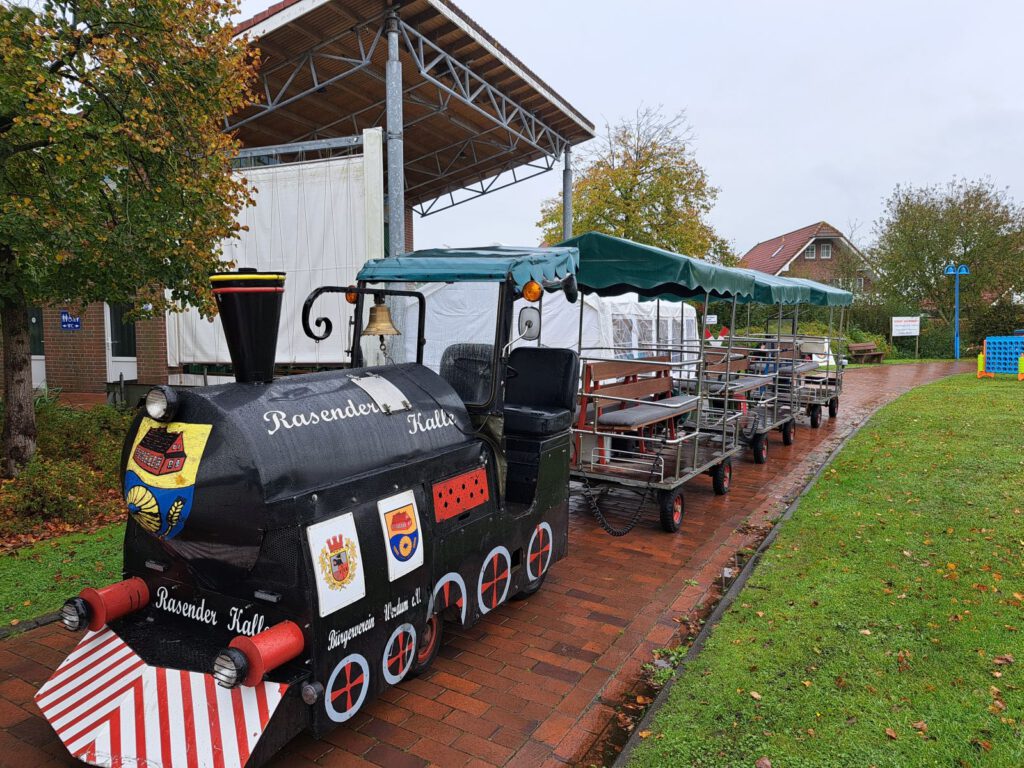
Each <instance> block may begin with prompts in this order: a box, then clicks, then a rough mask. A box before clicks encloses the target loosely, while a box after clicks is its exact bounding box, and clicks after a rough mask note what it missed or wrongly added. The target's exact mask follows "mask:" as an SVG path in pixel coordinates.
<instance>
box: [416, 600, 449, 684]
mask: <svg viewBox="0 0 1024 768" xmlns="http://www.w3.org/2000/svg"><path fill="white" fill-rule="evenodd" d="M428 630H430V632H431V634H430V635H429V641H430V645H429V646H423V647H420V646H419V645H417V648H416V656H415V657H414V658H413V660H412V669H410V670H409V677H416V676H417V675H421V674H423V673H424V672H426V671H427V670H428V669H429V668H430V665H431V664H433V663H434V657H436V656H437V652H438V650H439V649H440V648H441V642H442V640H444V621H443V620H442V619H441V614H439V613H435V614H434V615H433V616H431V617H430V618H429V619H428V620H427V623H426V624H424V625H423V630H422V632H420V635H419V637H420V642H422V641H423V640H425V639H428Z"/></svg>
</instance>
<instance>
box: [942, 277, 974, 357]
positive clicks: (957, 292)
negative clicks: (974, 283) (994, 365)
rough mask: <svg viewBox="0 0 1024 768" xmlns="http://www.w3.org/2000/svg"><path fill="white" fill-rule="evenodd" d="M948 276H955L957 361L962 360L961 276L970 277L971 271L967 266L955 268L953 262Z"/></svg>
mask: <svg viewBox="0 0 1024 768" xmlns="http://www.w3.org/2000/svg"><path fill="white" fill-rule="evenodd" d="M944 271H945V273H946V274H947V275H953V347H954V350H955V352H956V359H957V360H959V359H960V275H969V274H971V270H969V269H968V268H967V265H966V264H960V265H959V266H954V264H953V262H950V263H949V264H947V265H946V269H945V270H944Z"/></svg>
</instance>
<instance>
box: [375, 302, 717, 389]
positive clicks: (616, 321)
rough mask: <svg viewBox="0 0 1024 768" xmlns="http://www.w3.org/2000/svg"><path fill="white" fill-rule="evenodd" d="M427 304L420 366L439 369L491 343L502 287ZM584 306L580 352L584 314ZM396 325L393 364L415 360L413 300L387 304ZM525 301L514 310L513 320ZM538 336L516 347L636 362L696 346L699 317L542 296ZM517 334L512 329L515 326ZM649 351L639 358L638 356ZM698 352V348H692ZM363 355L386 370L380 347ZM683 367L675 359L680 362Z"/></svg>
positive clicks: (663, 307)
mask: <svg viewBox="0 0 1024 768" xmlns="http://www.w3.org/2000/svg"><path fill="white" fill-rule="evenodd" d="M417 290H419V291H420V292H421V293H423V295H424V296H425V297H426V302H427V323H426V325H427V327H426V330H425V335H426V345H425V347H424V349H423V363H424V364H425V365H426V366H428V367H429V368H431V369H433V370H434V371H438V370H439V369H440V364H441V355H442V354H443V353H444V350H445V349H447V348H448V347H449V346H450V345H452V344H458V343H479V344H493V343H494V321H495V315H496V311H497V300H498V286H497V285H496V284H494V283H458V284H445V283H429V284H427V285H424V286H420V287H418V289H417ZM580 302H582V311H583V320H582V344H581V343H580V330H581V328H580V308H581V303H580ZM389 303H391V307H392V316H393V318H394V321H395V325H396V326H397V327H398V328H399V329H401V330H402V335H401V336H399V337H397V338H396V339H395V340H393V341H391V342H389V343H388V358H389V359H390V360H391V361H393V362H405V361H413V360H415V359H416V312H417V302H416V300H415V299H406V300H401V301H396V302H393V303H392V302H389ZM525 306H529V304H528V303H527V302H525V301H523V300H520V301H518V302H516V316H518V313H519V310H520V309H521V308H522V307H525ZM540 307H541V335H540V339H539V340H538V341H537V342H524V341H519V342H516V346H529V345H533V344H538V343H539V344H540V345H541V346H545V347H566V348H570V349H577V350H579V351H580V352H581V354H582V355H583V356H591V357H613V356H614V357H636V356H640V355H651V354H654V351H653V347H655V345H656V344H661V345H671V346H672V347H674V348H677V349H678V348H679V346H680V345H681V344H682V343H684V342H690V343H691V346H693V345H694V343H695V342H696V340H697V312H696V310H695V309H694V308H693V307H692V306H691V305H689V304H686V303H684V302H668V301H663V302H655V301H640V298H639V297H638V296H637V295H636V294H624V295H622V296H615V297H609V298H602V297H599V296H580V298H579V300H578V301H577V303H575V304H570V303H569V302H568V301H567V300H566V298H565V295H564V294H563V293H562V292H561V291H558V292H555V293H545V294H544V297H543V299H542V300H541V305H540ZM513 327H515V326H513ZM643 348H648V349H646V350H645V351H640V352H638V351H637V350H638V349H641V350H643ZM694 348H695V347H694ZM363 352H364V356H365V359H366V361H367V362H368V363H369V364H370V365H376V364H379V363H380V362H381V357H380V351H379V349H378V348H377V340H376V339H364V342H363ZM677 359H678V358H677Z"/></svg>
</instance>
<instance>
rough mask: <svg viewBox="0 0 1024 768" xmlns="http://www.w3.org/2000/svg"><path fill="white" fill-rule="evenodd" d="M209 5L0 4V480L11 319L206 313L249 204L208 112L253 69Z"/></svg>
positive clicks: (225, 101) (15, 332)
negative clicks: (221, 262) (101, 310)
mask: <svg viewBox="0 0 1024 768" xmlns="http://www.w3.org/2000/svg"><path fill="white" fill-rule="evenodd" d="M233 11H234V6H233V5H231V3H230V2H225V1H224V0H44V2H42V3H33V4H32V7H26V6H19V5H10V4H8V3H3V4H0V324H2V326H3V355H4V389H3V400H4V425H3V433H2V442H0V476H6V477H13V476H15V475H16V474H17V473H18V471H19V470H20V468H21V467H23V466H24V465H25V464H26V463H27V462H28V461H29V459H30V458H31V457H32V454H33V452H34V451H35V416H34V413H33V397H32V384H31V358H30V354H29V332H28V322H27V312H28V309H29V307H32V306H37V305H40V304H46V303H56V302H69V303H71V304H72V305H74V306H77V305H83V304H86V303H89V302H94V301H110V302H125V303H130V304H132V305H134V306H135V307H136V308H138V309H142V308H145V309H146V311H150V312H162V311H164V310H165V309H167V308H168V307H174V306H179V307H180V306H184V305H186V304H187V305H194V306H198V307H200V308H201V309H203V310H205V311H210V310H212V303H211V301H210V296H209V294H208V292H207V289H206V285H205V284H206V276H207V275H208V274H209V273H210V272H211V271H214V270H215V269H216V268H217V266H218V257H219V245H218V244H219V243H220V241H221V240H222V239H223V238H225V237H229V236H231V234H232V233H233V232H234V231H235V230H236V228H237V225H236V223H235V213H236V212H237V211H238V210H239V209H240V208H241V207H242V206H243V205H245V204H246V203H247V202H248V201H249V200H250V198H249V193H248V191H247V189H246V185H245V182H244V180H242V179H238V178H235V177H233V176H232V175H231V155H232V153H233V151H234V150H235V149H236V148H237V147H236V142H235V140H234V138H233V137H231V136H229V135H227V134H224V133H223V132H222V131H221V125H222V124H223V122H222V121H223V118H224V117H225V116H227V115H229V114H231V113H232V112H234V111H235V110H237V109H238V108H239V107H241V106H242V105H243V104H244V103H246V102H247V101H249V100H250V99H251V94H250V92H249V86H250V83H251V82H252V79H253V74H254V67H255V66H256V62H255V61H254V58H253V53H252V51H250V50H248V49H247V47H246V44H245V43H244V42H243V41H236V40H233V35H232V29H231V25H230V23H229V18H230V14H231V13H232V12H233Z"/></svg>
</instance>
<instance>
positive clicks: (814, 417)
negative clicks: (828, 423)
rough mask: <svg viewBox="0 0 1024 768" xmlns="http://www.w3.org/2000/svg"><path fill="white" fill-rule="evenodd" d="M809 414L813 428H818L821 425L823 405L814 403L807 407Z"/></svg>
mask: <svg viewBox="0 0 1024 768" xmlns="http://www.w3.org/2000/svg"><path fill="white" fill-rule="evenodd" d="M807 415H808V416H810V417H811V428H812V429H817V428H818V427H820V426H821V406H820V405H812V406H811V407H810V408H808V409H807Z"/></svg>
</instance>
